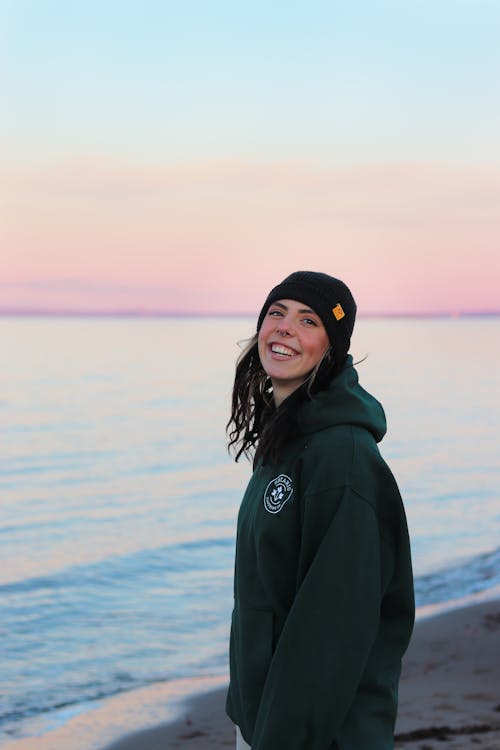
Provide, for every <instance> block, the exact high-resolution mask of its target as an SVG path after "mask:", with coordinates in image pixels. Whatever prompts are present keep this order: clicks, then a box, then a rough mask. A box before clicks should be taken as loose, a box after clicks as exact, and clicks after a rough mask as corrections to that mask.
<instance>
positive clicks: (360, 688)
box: [226, 357, 414, 750]
mask: <svg viewBox="0 0 500 750" xmlns="http://www.w3.org/2000/svg"><path fill="white" fill-rule="evenodd" d="M385 430H386V424H385V416H384V411H383V409H382V406H381V405H380V404H379V402H378V401H376V399H374V398H373V397H372V396H371V395H370V394H369V393H367V392H366V391H365V390H364V389H363V388H361V386H360V385H359V383H358V376H357V373H356V370H355V369H354V367H353V366H352V359H351V358H350V357H349V358H348V362H347V365H346V367H345V368H344V369H343V370H342V372H341V373H340V374H339V375H338V376H337V377H336V378H334V380H333V381H332V383H331V385H330V387H329V389H328V390H325V391H322V392H321V393H319V394H317V395H316V396H314V398H313V399H312V400H311V401H308V402H306V403H305V404H304V405H303V406H302V407H301V411H300V414H299V435H298V436H297V437H295V438H294V439H293V440H292V441H290V443H289V444H288V447H287V450H286V452H285V454H284V456H283V458H282V460H281V461H280V463H279V465H264V466H263V465H258V466H257V467H256V468H255V471H254V473H253V476H252V478H251V480H250V483H249V485H248V487H247V490H246V493H245V496H244V498H243V501H242V504H241V508H240V511H239V515H238V532H237V543H236V563H235V584H234V596H235V602H234V611H233V617H232V625H231V642H230V678H231V679H230V686H229V692H228V697H227V706H226V709H227V713H228V715H229V716H230V718H231V719H232V720H233V722H234V723H235V724H237V725H238V726H239V727H240V730H241V733H242V735H243V738H244V739H245V740H246V742H248V743H249V744H250V745H251V746H252V750H328V748H339V749H340V750H388V749H389V748H392V747H393V731H394V722H395V717H396V709H397V688H398V681H399V675H400V671H401V657H402V656H403V653H404V652H405V650H406V648H407V646H408V642H409V639H410V635H411V631H412V627H413V619H414V598H413V578H412V570H411V559H410V547H409V540H408V531H407V526H406V519H405V513H404V509H403V504H402V501H401V497H400V494H399V491H398V488H397V485H396V482H395V480H394V477H393V475H392V474H391V471H390V469H389V468H388V466H387V464H386V463H385V462H384V460H383V459H382V457H381V455H380V453H379V450H378V448H377V442H379V441H380V440H381V439H382V437H383V436H384V434H385Z"/></svg>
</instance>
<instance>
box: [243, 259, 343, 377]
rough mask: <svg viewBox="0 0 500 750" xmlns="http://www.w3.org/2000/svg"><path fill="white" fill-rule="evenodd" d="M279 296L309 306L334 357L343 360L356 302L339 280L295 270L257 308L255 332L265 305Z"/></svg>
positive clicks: (312, 272)
mask: <svg viewBox="0 0 500 750" xmlns="http://www.w3.org/2000/svg"><path fill="white" fill-rule="evenodd" d="M279 299H293V300H296V301H297V302H303V303H305V304H306V305H309V306H310V307H311V309H312V310H314V312H315V313H316V314H317V315H319V317H320V318H321V321H322V323H323V325H324V326H325V330H326V332H327V334H328V338H329V339H330V343H331V345H332V349H333V353H334V357H335V359H336V360H337V362H343V361H344V359H345V357H346V355H347V352H348V351H349V345H350V343H351V335H352V331H353V328H354V320H355V318H356V303H355V301H354V297H353V296H352V294H351V292H350V290H349V288H348V287H347V286H346V284H344V282H343V281H340V279H335V278H334V277H333V276H328V274H326V273H319V272H317V271H295V272H294V273H292V274H290V276H287V277H286V279H283V281H282V282H281V284H278V286H275V287H274V289H271V291H270V292H269V294H268V296H267V299H266V301H265V302H264V306H263V307H262V310H261V311H260V315H259V319H258V322H257V331H259V330H260V327H261V325H262V321H263V320H264V317H265V315H266V313H267V310H268V308H269V306H270V305H271V304H272V303H273V302H276V301H277V300H279Z"/></svg>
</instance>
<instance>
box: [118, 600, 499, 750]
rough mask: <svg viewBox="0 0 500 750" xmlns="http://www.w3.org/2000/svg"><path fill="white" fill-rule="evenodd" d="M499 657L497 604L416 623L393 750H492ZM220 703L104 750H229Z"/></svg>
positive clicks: (217, 697) (209, 699) (201, 700)
mask: <svg viewBox="0 0 500 750" xmlns="http://www.w3.org/2000/svg"><path fill="white" fill-rule="evenodd" d="M499 658H500V602H499V601H495V602H487V603H482V604H477V605H474V606H470V607H466V608H463V609H459V610H453V611H452V612H447V613H445V614H441V615H437V616H435V617H431V618H429V619H425V620H422V621H420V622H418V623H417V625H416V627H415V633H414V636H413V639H412V643H411V645H410V648H409V650H408V653H407V655H406V658H405V661H404V669H403V675H402V679H401V685H400V708H399V715H398V722H397V726H396V747H397V748H401V749H404V750H443V748H452V749H453V750H465V749H466V748H467V750H470V749H471V748H482V749H483V750H499V748H500V670H499V666H498V665H499ZM224 698H225V690H224V689H218V690H216V691H212V692H209V693H207V694H205V695H203V696H200V697H198V698H196V699H193V700H191V701H190V702H188V703H187V704H186V706H185V710H184V714H183V717H182V719H181V720H179V721H177V722H176V723H173V724H167V725H164V726H160V727H157V728H155V729H151V730H147V731H144V732H139V733H137V734H135V735H129V736H127V737H125V738H123V739H121V740H119V741H117V742H115V743H113V744H112V745H109V746H108V747H107V748H106V750H177V749H178V750H181V749H182V750H209V749H212V748H225V747H228V748H229V747H234V745H235V740H234V728H233V726H232V724H231V722H230V721H229V720H228V719H227V717H226V716H225V714H224ZM276 750H281V749H280V748H277V749H276Z"/></svg>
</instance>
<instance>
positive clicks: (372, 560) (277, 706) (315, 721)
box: [252, 488, 381, 750]
mask: <svg viewBox="0 0 500 750" xmlns="http://www.w3.org/2000/svg"><path fill="white" fill-rule="evenodd" d="M334 492H335V493H336V497H335V498H332V491H330V493H329V494H328V497H327V496H326V495H327V493H326V492H322V493H317V494H316V495H313V496H310V497H309V498H308V499H307V502H306V503H305V506H306V507H305V511H304V525H303V539H302V546H303V549H304V550H305V551H306V555H307V557H308V558H309V559H308V563H307V570H305V571H304V575H303V578H302V580H301V582H300V584H299V586H298V589H297V594H296V596H295V599H294V602H293V605H292V607H291V609H290V612H289V614H288V616H287V619H286V622H285V625H284V627H283V630H282V633H281V635H280V638H279V640H278V644H277V647H276V650H275V653H274V656H273V660H272V663H271V667H270V670H269V672H268V676H267V679H266V683H265V687H264V691H263V694H262V699H261V702H260V707H259V712H258V715H257V721H256V725H255V731H254V734H253V738H252V750H276V749H277V748H286V749H287V750H303V749H304V748H307V749H308V750H326V748H328V747H330V744H331V742H332V741H333V740H334V738H335V736H336V734H337V732H338V730H339V728H340V726H341V724H342V722H343V720H344V718H345V716H346V714H347V711H348V709H349V707H350V705H351V703H352V701H353V698H354V695H355V693H356V689H357V687H358V684H359V682H360V680H361V677H362V674H363V671H364V668H365V665H366V662H367V660H368V656H369V653H370V649H371V647H372V645H373V643H374V641H375V638H376V636H377V631H378V626H379V617H380V601H381V537H380V534H379V527H378V521H377V517H376V515H375V512H374V510H373V508H372V507H371V506H370V505H369V504H368V503H367V502H366V501H365V500H364V499H363V498H362V497H360V496H359V495H357V494H356V493H355V492H354V491H352V490H351V489H349V488H344V489H343V490H340V489H338V490H335V491H334ZM335 500H336V502H334V505H335V506H336V508H337V509H336V512H335V513H334V515H333V518H331V520H330V521H329V524H328V526H327V527H326V530H325V527H324V526H323V535H322V538H321V539H319V538H317V536H318V532H317V529H318V528H319V526H318V524H317V523H316V522H315V521H314V519H313V520H312V522H311V518H309V515H310V514H314V515H316V514H317V513H318V512H319V516H320V517H321V516H322V515H323V513H324V512H325V511H324V508H325V507H329V508H331V507H332V501H335ZM307 550H309V551H310V553H308V552H307Z"/></svg>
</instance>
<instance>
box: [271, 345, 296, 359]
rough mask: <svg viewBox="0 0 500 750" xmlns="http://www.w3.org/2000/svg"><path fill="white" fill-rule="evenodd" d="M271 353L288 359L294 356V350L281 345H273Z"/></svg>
mask: <svg viewBox="0 0 500 750" xmlns="http://www.w3.org/2000/svg"><path fill="white" fill-rule="evenodd" d="M271 351H272V352H273V353H274V354H285V355H286V356H287V357H291V356H293V354H294V351H293V349H289V348H288V347H287V346H282V345H281V344H273V345H272V347H271Z"/></svg>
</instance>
